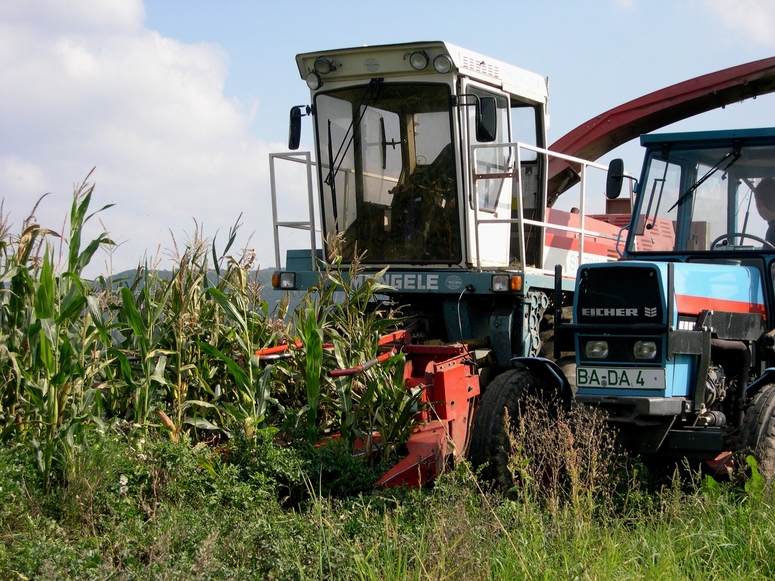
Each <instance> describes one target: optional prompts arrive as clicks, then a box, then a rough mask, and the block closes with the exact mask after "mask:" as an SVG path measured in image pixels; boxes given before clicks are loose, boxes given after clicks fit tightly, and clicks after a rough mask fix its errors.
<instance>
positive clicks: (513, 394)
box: [468, 369, 561, 490]
mask: <svg viewBox="0 0 775 581" xmlns="http://www.w3.org/2000/svg"><path fill="white" fill-rule="evenodd" d="M559 395H560V394H559V393H557V390H552V389H549V388H548V387H547V386H546V385H544V384H543V383H542V382H541V381H540V380H538V379H537V378H536V377H535V376H534V375H533V374H531V373H530V372H529V371H527V370H521V369H512V370H510V371H506V372H504V373H502V374H500V375H499V376H498V377H496V378H495V379H494V380H493V381H492V383H490V385H489V386H488V387H487V390H486V391H485V392H484V395H483V396H482V399H481V402H480V403H479V408H478V409H477V411H476V414H475V415H474V419H473V426H472V428H471V443H470V446H469V449H468V459H469V461H470V462H471V465H472V466H473V468H474V470H480V475H481V477H482V479H483V480H485V481H488V482H491V483H492V484H493V486H494V487H496V488H499V489H501V490H508V489H510V488H512V487H513V486H514V484H515V482H514V477H513V475H512V473H511V470H509V458H510V456H511V442H510V440H509V430H511V431H513V430H514V429H515V428H516V427H517V426H518V425H519V421H520V419H519V418H520V415H521V411H522V405H523V404H524V403H525V402H526V400H527V398H529V397H538V398H540V399H541V400H542V401H544V402H545V403H548V404H550V405H553V404H554V403H556V404H557V405H560V401H561V400H560V398H559ZM507 413H508V417H509V420H510V425H509V426H507V425H506V415H507Z"/></svg>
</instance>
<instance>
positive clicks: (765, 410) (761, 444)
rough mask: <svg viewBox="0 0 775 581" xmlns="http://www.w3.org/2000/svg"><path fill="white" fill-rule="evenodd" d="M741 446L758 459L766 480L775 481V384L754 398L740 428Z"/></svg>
mask: <svg viewBox="0 0 775 581" xmlns="http://www.w3.org/2000/svg"><path fill="white" fill-rule="evenodd" d="M740 444H741V447H740V448H741V449H740V451H742V452H743V453H745V454H748V453H750V454H752V455H753V457H754V458H756V462H757V467H758V470H759V472H760V473H761V475H762V476H763V477H764V479H765V480H766V481H767V482H773V481H775V384H769V385H765V386H764V387H763V388H762V389H761V390H760V391H759V393H757V394H756V395H755V396H754V398H753V403H752V404H751V407H750V408H748V411H747V412H746V414H745V418H744V419H743V424H742V426H741V428H740Z"/></svg>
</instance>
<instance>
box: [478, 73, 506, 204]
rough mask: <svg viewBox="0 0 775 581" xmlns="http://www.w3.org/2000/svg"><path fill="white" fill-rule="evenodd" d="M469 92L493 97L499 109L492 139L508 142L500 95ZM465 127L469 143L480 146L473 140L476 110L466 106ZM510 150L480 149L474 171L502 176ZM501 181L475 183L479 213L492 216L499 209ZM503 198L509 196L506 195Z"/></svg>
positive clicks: (504, 102) (504, 148) (485, 180)
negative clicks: (466, 126)
mask: <svg viewBox="0 0 775 581" xmlns="http://www.w3.org/2000/svg"><path fill="white" fill-rule="evenodd" d="M468 91H469V93H471V94H473V95H476V96H477V97H495V102H496V104H497V107H498V134H497V136H496V138H495V142H496V143H508V142H509V137H510V135H511V133H510V130H509V109H508V101H507V100H506V98H505V97H503V96H501V95H493V94H491V93H488V92H486V91H482V90H480V89H476V88H474V87H469V88H468ZM467 110H468V127H469V134H470V140H471V141H470V142H471V143H472V144H474V143H479V141H477V139H476V107H468V108H467ZM511 155H512V154H511V149H510V148H508V147H492V148H487V149H479V150H477V153H476V168H475V170H474V171H475V172H476V173H478V174H488V173H505V172H507V171H509V168H510V166H511V163H512V159H511ZM503 185H504V180H503V179H480V180H477V182H476V199H477V200H478V203H479V211H480V212H490V213H493V212H495V211H496V208H497V207H498V201H499V200H500V197H501V194H502V193H503ZM506 195H511V192H510V191H509V192H507V193H506Z"/></svg>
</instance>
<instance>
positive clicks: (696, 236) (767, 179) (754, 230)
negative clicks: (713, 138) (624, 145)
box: [630, 142, 775, 252]
mask: <svg viewBox="0 0 775 581" xmlns="http://www.w3.org/2000/svg"><path fill="white" fill-rule="evenodd" d="M647 155H648V157H647V165H646V168H645V173H644V176H645V177H644V179H643V181H642V183H641V184H640V185H639V195H638V218H637V221H636V227H635V230H634V235H633V236H632V237H631V241H630V251H675V252H691V251H703V250H704V251H709V250H714V251H717V250H725V249H732V248H734V249H738V250H740V249H743V250H744V249H757V250H761V249H762V247H763V246H767V248H768V249H770V250H772V251H775V246H768V243H769V240H767V241H765V238H767V236H770V237H772V238H773V241H772V242H773V243H775V228H773V232H772V233H769V232H768V229H769V224H768V222H772V223H773V224H775V180H772V176H775V148H773V147H761V146H759V147H753V146H750V147H745V146H741V145H740V144H739V142H735V143H731V142H730V143H729V144H725V145H715V146H713V147H706V148H689V147H680V146H679V145H676V146H675V147H673V148H671V147H670V145H669V144H667V145H664V146H661V147H660V149H659V150H651V151H650V152H649V153H648V154H647ZM770 184H772V187H771V188H770V187H769V186H770ZM767 191H771V194H770V195H771V199H772V202H768V203H770V204H771V207H772V210H769V209H768V207H767V204H766V203H765V202H764V201H763V200H768V199H770V196H767V195H765V194H764V192H767Z"/></svg>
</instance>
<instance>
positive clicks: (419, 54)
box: [409, 50, 430, 71]
mask: <svg viewBox="0 0 775 581" xmlns="http://www.w3.org/2000/svg"><path fill="white" fill-rule="evenodd" d="M428 62H430V59H429V58H428V53H426V52H425V51H424V50H416V51H414V52H413V53H412V54H410V55H409V64H410V65H412V68H413V69H417V70H418V71H421V70H423V69H424V68H425V67H427V66H428Z"/></svg>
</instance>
